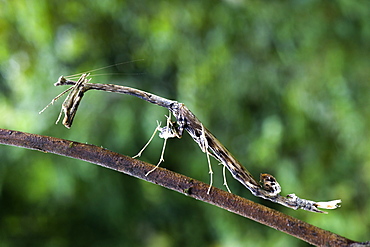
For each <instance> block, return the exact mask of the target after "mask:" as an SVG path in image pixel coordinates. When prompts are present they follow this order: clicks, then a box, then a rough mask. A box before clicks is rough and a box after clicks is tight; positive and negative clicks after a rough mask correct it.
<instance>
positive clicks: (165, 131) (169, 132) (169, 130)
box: [145, 112, 177, 176]
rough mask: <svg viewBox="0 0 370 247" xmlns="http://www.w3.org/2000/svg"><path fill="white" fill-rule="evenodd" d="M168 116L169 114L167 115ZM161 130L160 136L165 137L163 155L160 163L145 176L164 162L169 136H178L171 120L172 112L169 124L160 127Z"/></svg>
mask: <svg viewBox="0 0 370 247" xmlns="http://www.w3.org/2000/svg"><path fill="white" fill-rule="evenodd" d="M166 117H167V116H166ZM159 131H160V135H159V136H160V137H161V138H163V139H164V142H163V147H162V152H161V157H160V159H159V161H158V164H157V165H156V166H155V167H154V168H153V169H152V170H150V171H149V172H148V173H147V174H145V176H148V175H149V174H150V173H152V172H153V171H155V169H157V168H158V167H159V165H160V164H161V163H162V162H164V151H165V149H166V144H167V140H168V138H172V137H176V136H177V134H176V132H175V130H174V128H173V126H172V121H171V112H170V114H169V116H168V117H167V124H166V126H165V127H163V128H159Z"/></svg>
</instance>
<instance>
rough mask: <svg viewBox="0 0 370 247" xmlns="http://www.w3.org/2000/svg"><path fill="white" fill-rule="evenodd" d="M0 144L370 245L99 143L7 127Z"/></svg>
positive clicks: (294, 229) (303, 234) (293, 228)
mask: <svg viewBox="0 0 370 247" xmlns="http://www.w3.org/2000/svg"><path fill="white" fill-rule="evenodd" d="M0 143H1V144H5V145H11V146H17V147H23V148H27V149H34V150H38V151H42V152H45V153H54V154H58V155H62V156H66V157H71V158H75V159H79V160H84V161H87V162H90V163H93V164H97V165H100V166H104V167H107V168H110V169H113V170H116V171H119V172H122V173H125V174H128V175H130V176H134V177H137V178H140V179H143V180H146V181H148V182H151V183H155V184H158V185H160V186H163V187H165V188H168V189H171V190H174V191H177V192H180V193H182V194H185V195H187V196H190V197H193V198H195V199H198V200H200V201H203V202H207V203H210V204H213V205H215V206H218V207H220V208H223V209H226V210H228V211H230V212H233V213H235V214H238V215H241V216H244V217H246V218H249V219H251V220H254V221H257V222H259V223H261V224H264V225H267V226H270V227H272V228H275V229H277V230H279V231H282V232H285V233H287V234H289V235H292V236H294V237H297V238H299V239H301V240H303V241H306V242H308V243H310V244H313V245H317V246H370V242H366V243H359V242H355V241H352V240H349V239H347V238H344V237H342V236H339V235H336V234H334V233H332V232H329V231H326V230H323V229H321V228H318V227H315V226H313V225H310V224H308V223H306V222H303V221H300V220H298V219H295V218H293V217H291V216H288V215H285V214H283V213H281V212H278V211H276V210H273V209H270V208H267V207H265V206H263V205H260V204H257V203H255V202H252V201H250V200H247V199H245V198H242V197H239V196H237V195H234V194H231V193H228V192H226V191H223V190H220V189H217V188H212V190H211V192H210V193H209V194H207V191H208V185H207V184H205V183H203V182H200V181H197V180H195V179H192V178H189V177H186V176H184V175H181V174H178V173H175V172H172V171H169V170H167V169H164V168H157V169H156V170H155V171H154V172H152V173H151V174H150V175H149V176H145V174H146V173H147V172H148V171H150V170H152V169H153V167H154V166H153V165H151V164H148V163H145V162H143V161H140V160H136V159H132V158H131V157H128V156H124V155H121V154H118V153H115V152H112V151H110V150H107V149H104V148H101V147H98V146H94V145H90V144H83V143H78V142H73V141H68V140H64V139H59V138H55V137H49V136H42V135H36V134H30V133H24V132H20V131H13V130H7V129H0Z"/></svg>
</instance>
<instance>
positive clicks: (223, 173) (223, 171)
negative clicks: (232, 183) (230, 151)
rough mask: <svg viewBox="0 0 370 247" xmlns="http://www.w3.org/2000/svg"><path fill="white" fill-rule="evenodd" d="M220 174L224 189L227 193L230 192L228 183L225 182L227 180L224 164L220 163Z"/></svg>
mask: <svg viewBox="0 0 370 247" xmlns="http://www.w3.org/2000/svg"><path fill="white" fill-rule="evenodd" d="M221 165H222V164H221ZM222 176H223V178H224V184H223V185H224V186H225V187H226V189H227V191H228V192H229V193H232V192H231V190H230V188H229V185H228V184H227V181H226V166H224V165H222Z"/></svg>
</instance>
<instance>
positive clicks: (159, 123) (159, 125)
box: [132, 121, 161, 159]
mask: <svg viewBox="0 0 370 247" xmlns="http://www.w3.org/2000/svg"><path fill="white" fill-rule="evenodd" d="M160 128H161V122H158V121H157V127H156V128H155V130H154V132H153V134H152V136H151V137H150V139H149V141H148V142H147V143H146V144H145V145H144V147H143V148H142V149H141V150H140V151H139V152H138V153H137V154H136V155H135V156H133V157H132V158H133V159H135V158H137V157H140V156H141V154H142V153H143V152H144V150H145V149H146V148H147V146H148V145H149V143H150V142H151V141H152V140H153V138H154V136H155V134H156V133H157V131H158V130H159V129H160Z"/></svg>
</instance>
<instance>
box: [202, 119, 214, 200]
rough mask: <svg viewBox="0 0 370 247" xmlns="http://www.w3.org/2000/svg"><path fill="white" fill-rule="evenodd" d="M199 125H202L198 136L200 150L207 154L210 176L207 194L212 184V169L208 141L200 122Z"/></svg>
mask: <svg viewBox="0 0 370 247" xmlns="http://www.w3.org/2000/svg"><path fill="white" fill-rule="evenodd" d="M201 125H202V134H201V136H200V137H199V140H200V147H201V150H202V151H203V153H205V154H206V156H207V162H208V168H209V176H210V181H209V188H208V191H207V194H209V193H210V192H211V188H212V185H213V170H212V165H211V160H210V158H209V152H208V148H209V147H208V141H207V138H206V135H205V131H204V126H203V124H201Z"/></svg>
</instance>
